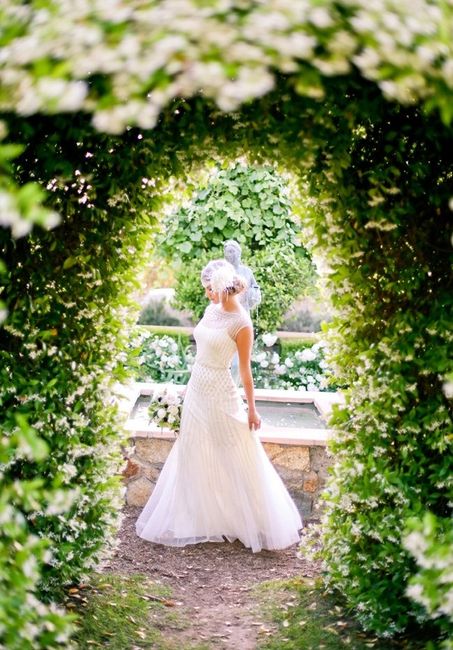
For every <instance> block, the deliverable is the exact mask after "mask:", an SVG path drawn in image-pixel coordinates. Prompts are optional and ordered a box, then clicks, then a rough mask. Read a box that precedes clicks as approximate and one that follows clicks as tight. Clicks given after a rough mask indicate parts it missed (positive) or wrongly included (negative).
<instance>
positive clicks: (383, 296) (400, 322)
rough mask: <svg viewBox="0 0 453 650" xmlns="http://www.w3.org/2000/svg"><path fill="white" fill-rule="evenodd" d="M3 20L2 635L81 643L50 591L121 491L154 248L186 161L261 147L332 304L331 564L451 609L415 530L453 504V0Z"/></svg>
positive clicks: (357, 581)
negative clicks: (139, 326) (408, 532)
mask: <svg viewBox="0 0 453 650" xmlns="http://www.w3.org/2000/svg"><path fill="white" fill-rule="evenodd" d="M0 25H1V27H0V48H1V49H0V110H1V112H2V115H1V120H2V121H1V125H2V126H1V130H2V133H1V135H2V143H1V145H0V170H1V176H0V222H1V224H2V226H4V227H3V228H2V231H1V235H0V236H1V248H0V250H1V254H0V259H1V260H2V262H1V267H0V273H1V283H2V289H1V294H0V300H1V312H0V314H1V318H2V330H1V333H0V341H1V352H0V359H1V364H0V386H1V389H0V395H1V397H0V403H1V413H2V437H1V439H0V458H1V462H2V483H1V488H0V489H1V498H0V519H1V521H2V536H1V537H0V574H1V578H0V585H1V593H0V605H1V607H0V639H1V641H2V643H3V644H4V645H6V646H7V647H9V648H21V650H22V649H23V648H34V647H36V648H39V647H46V648H48V647H56V646H58V644H60V643H64V642H65V641H64V639H65V635H66V634H67V632H68V630H69V627H68V625H69V623H68V620H67V618H66V617H65V615H64V613H63V612H62V611H61V610H60V609H59V608H58V607H57V606H56V605H55V604H54V602H53V601H54V600H55V599H56V598H57V597H58V594H59V589H60V587H61V586H62V585H64V584H67V583H69V582H71V581H75V580H78V579H80V577H81V576H82V575H84V573H85V572H87V571H88V570H89V569H90V567H91V566H93V565H94V564H96V562H97V561H98V559H99V557H100V555H101V554H102V553H103V552H104V550H103V549H105V546H106V545H107V546H108V545H109V544H110V543H111V541H110V540H111V538H112V536H113V533H114V530H115V525H116V523H115V522H116V520H117V513H118V511H119V510H120V507H121V498H120V497H121V495H120V491H119V477H118V472H119V466H120V454H119V447H120V443H121V441H122V438H121V435H120V433H119V424H118V415H117V412H116V410H115V407H114V406H111V405H109V395H110V391H111V385H112V382H113V381H118V380H121V379H122V378H123V377H124V374H125V371H124V365H125V361H126V359H125V358H124V354H125V353H124V350H125V349H126V347H127V346H126V336H127V334H126V329H127V328H126V325H127V322H128V319H129V316H128V313H129V301H128V295H129V293H130V289H131V286H132V284H133V277H134V270H135V268H136V265H137V264H138V263H139V262H140V260H141V259H142V258H143V256H144V255H145V253H146V250H147V243H148V242H149V240H150V238H151V237H152V236H153V233H154V230H155V223H156V220H157V219H158V216H159V210H160V207H161V206H162V204H163V201H164V199H165V193H166V192H168V188H169V187H170V186H171V183H172V182H173V180H172V179H175V178H179V179H182V181H185V182H187V183H190V182H192V181H193V179H196V178H197V177H198V176H197V175H198V174H199V173H200V169H202V168H203V166H204V165H206V164H208V163H209V164H212V162H213V161H220V162H223V161H235V160H237V159H238V158H240V157H241V156H243V155H246V156H247V158H248V160H250V161H251V162H252V163H256V164H272V165H275V166H276V167H277V168H279V169H282V170H287V171H288V172H289V173H291V174H292V175H293V176H294V177H295V178H297V179H298V183H299V188H300V197H301V198H300V205H299V206H298V213H299V214H302V215H303V227H304V228H306V229H307V231H308V232H309V235H310V241H311V242H312V244H313V248H314V250H315V252H317V253H318V254H320V255H322V257H323V258H324V259H325V260H326V267H327V268H326V279H325V280H326V282H327V284H328V286H329V289H330V292H331V295H332V301H333V303H334V306H335V308H336V310H337V316H336V318H335V320H334V323H333V325H332V330H331V334H330V338H331V346H333V347H334V359H333V363H334V372H335V375H336V377H337V378H338V380H339V381H340V382H341V383H345V384H348V385H349V386H350V390H349V393H348V395H347V401H346V406H345V407H344V408H343V409H341V410H338V411H337V412H336V414H335V415H334V420H333V424H334V425H335V427H336V438H335V441H334V451H335V459H336V462H335V467H334V472H333V476H332V479H331V482H330V487H329V491H328V495H327V513H326V520H325V522H324V549H325V550H324V553H325V560H326V566H327V570H328V580H329V582H330V584H331V585H332V586H334V587H336V588H337V589H339V590H341V591H342V593H343V594H344V595H345V597H346V599H347V601H348V603H349V605H350V606H351V607H352V608H353V609H354V611H355V612H356V614H357V616H358V617H359V618H360V620H361V621H362V623H363V624H364V625H365V626H366V627H368V628H369V629H373V630H375V631H376V632H378V633H379V634H393V633H395V632H397V631H399V630H402V629H404V628H405V626H407V625H408V624H409V623H411V622H413V621H414V620H418V621H419V622H421V623H423V622H424V621H426V620H427V619H429V617H430V616H431V614H433V612H434V615H435V623H436V626H437V628H438V629H440V630H444V631H445V630H447V628H448V619H449V616H451V599H450V601H449V600H448V597H447V596H445V602H441V603H440V604H439V603H438V602H436V607H435V610H433V608H431V607H430V605H429V599H430V596H429V594H428V593H427V592H426V591H424V587H423V581H420V583H419V585H420V588H419V589H418V592H417V593H418V598H416V599H415V600H413V599H410V598H409V597H408V596H406V588H407V586H408V584H409V581H410V580H413V578H414V576H416V575H417V571H418V569H417V565H416V562H415V559H414V558H413V555H412V554H411V550H410V546H411V545H410V543H409V544H407V543H406V544H405V545H404V544H403V536H404V525H405V522H406V521H408V520H409V519H410V520H411V522H412V523H411V526H412V527H414V526H415V528H417V524H414V523H413V521H414V519H413V518H414V517H415V519H416V520H419V521H421V520H422V517H423V516H424V513H425V512H430V513H431V514H432V516H433V517H434V518H435V521H436V527H435V529H436V531H437V532H436V534H437V536H438V539H439V548H445V546H446V543H447V542H446V540H447V533H448V526H449V525H450V517H451V501H452V484H451V480H452V478H451V477H452V471H451V469H452V468H451V410H450V403H449V401H448V398H447V395H446V393H445V391H444V384H445V382H446V378H447V377H448V375H449V373H451V370H452V369H451V365H450V364H451V362H450V360H449V355H448V352H449V347H450V346H451V338H452V335H451V305H452V295H453V292H452V286H451V284H452V283H451V275H450V264H451V242H450V236H451V214H452V207H453V204H452V194H453V191H452V174H453V165H452V151H453V137H452V135H453V131H452V128H451V120H452V117H453V52H452V43H453V33H452V32H453V5H452V4H451V2H444V3H434V2H428V1H422V0H416V1H414V0H410V1H409V0H402V1H400V2H398V3H394V2H391V1H390V0H376V1H375V2H371V3H370V2H369V1H367V2H365V1H360V0H355V1H354V0H342V1H339V2H336V3H332V2H325V3H318V2H311V1H309V0H305V1H303V0H301V1H300V2H293V1H292V0H291V1H289V0H271V1H269V2H266V3H255V2H251V1H250V2H249V1H247V0H246V1H245V2H244V1H241V2H239V1H234V0H214V1H213V2H212V3H209V2H206V3H203V2H197V1H195V0H182V1H179V2H176V1H172V0H164V1H162V2H145V1H140V0H137V1H135V2H134V1H132V0H130V1H126V0H123V1H121V0H117V1H116V2H113V3H112V2H106V1H105V0H94V1H92V0H90V1H88V0H80V1H79V2H74V1H72V2H69V1H66V0H59V1H58V2H56V1H55V2H52V1H51V0H41V1H40V2H39V3H38V2H30V3H26V4H24V3H20V2H15V1H14V0H11V1H9V2H4V3H3V4H2V7H1V8H0ZM449 432H450V437H449V436H448V433H449ZM417 531H418V534H419V535H420V539H421V540H422V541H423V539H425V538H424V537H423V532H420V531H423V527H422V526H421V525H420V526H419V528H417ZM427 534H428V533H427ZM429 535H431V533H429ZM409 539H413V537H412V538H409ZM421 543H422V542H421ZM429 544H430V548H431V549H432V556H433V557H434V558H435V557H436V544H435V543H434V542H433V541H432V538H431V536H430V538H429ZM415 557H418V556H417V554H415ZM439 567H440V568H439V571H438V573H437V574H436V578H435V579H436V580H439V583H440V584H444V583H442V580H444V581H445V579H446V571H447V569H446V568H445V570H444V569H443V568H442V562H441V561H439ZM443 571H444V572H443ZM420 589H421V591H420ZM411 594H412V596H414V589H413V587H412V590H411V591H410V592H409V595H411ZM18 603H21V607H20V608H19V607H18ZM46 603H47V604H46ZM448 603H450V604H448ZM19 609H20V612H19Z"/></svg>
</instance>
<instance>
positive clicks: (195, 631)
mask: <svg viewBox="0 0 453 650" xmlns="http://www.w3.org/2000/svg"><path fill="white" fill-rule="evenodd" d="M140 511H141V508H132V507H127V508H125V513H124V514H125V516H124V521H123V525H122V527H121V530H120V532H119V540H120V545H119V547H118V549H117V551H116V553H115V555H114V557H113V558H111V560H110V561H109V563H108V564H107V565H106V566H105V567H104V568H103V571H104V572H106V573H108V572H114V573H119V574H125V575H128V574H131V573H143V574H146V575H147V576H149V577H150V578H151V579H152V580H155V581H159V582H161V583H162V584H164V585H168V586H169V587H170V588H171V590H172V593H173V599H174V600H175V602H176V606H177V607H178V609H180V611H181V612H182V615H183V617H185V618H187V619H188V620H189V621H190V624H189V625H188V626H187V627H186V629H184V630H180V631H176V632H175V631H174V630H172V631H171V636H172V638H173V639H175V638H176V639H177V641H178V646H180V647H181V648H184V647H190V645H191V644H195V643H203V642H204V643H208V644H209V643H212V645H213V647H214V648H215V649H216V650H217V649H218V650H224V649H225V650H226V649H228V650H230V649H231V650H233V649H234V650H236V649H238V650H255V649H256V648H257V641H258V638H259V637H260V635H263V634H266V632H267V629H266V625H265V624H264V623H263V621H262V620H261V619H260V615H259V610H260V608H259V603H257V600H256V598H257V597H256V594H254V592H253V587H254V586H255V585H258V584H260V583H262V582H264V581H266V580H278V579H287V578H291V577H295V576H305V577H314V576H316V575H318V574H319V566H318V565H316V564H315V563H313V562H307V561H305V560H301V559H299V558H297V555H296V552H297V546H296V545H294V546H292V547H290V548H288V549H285V550H283V551H261V552H260V553H252V552H251V551H250V550H249V549H246V548H244V546H243V545H242V544H241V543H240V542H234V543H232V544H231V543H229V542H225V543H223V544H222V543H220V544H217V543H205V544H196V545H191V546H186V547H185V548H174V547H170V546H162V545H160V544H153V543H150V542H146V541H145V540H142V539H141V538H140V537H138V536H137V535H136V533H135V521H136V519H137V517H138V515H139V513H140ZM175 634H176V637H175Z"/></svg>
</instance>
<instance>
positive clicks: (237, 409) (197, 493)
mask: <svg viewBox="0 0 453 650" xmlns="http://www.w3.org/2000/svg"><path fill="white" fill-rule="evenodd" d="M201 283H202V285H203V287H204V288H205V293H206V296H207V298H209V300H210V301H211V302H210V304H209V305H208V307H207V308H206V311H205V313H204V316H203V318H202V319H201V321H200V322H199V323H198V325H197V326H196V327H195V329H194V338H195V341H196V345H197V354H196V359H195V363H194V366H193V370H192V374H191V377H190V380H189V383H188V385H187V390H186V394H185V398H184V405H183V410H182V416H181V427H180V434H179V436H178V438H177V440H176V442H175V444H174V445H173V448H172V450H171V452H170V454H169V456H168V458H167V461H166V463H165V465H164V467H163V468H162V471H161V473H160V476H159V479H158V481H157V483H156V486H155V488H154V491H153V493H152V494H151V496H150V498H149V500H148V502H147V503H146V505H145V507H144V508H143V510H142V512H141V514H140V516H139V517H138V519H137V522H136V531H137V534H138V535H139V536H140V537H142V538H143V539H146V540H148V541H151V542H155V543H158V544H167V545H171V546H185V545H186V544H196V543H199V542H222V541H224V538H226V539H227V540H229V541H234V540H235V539H239V540H240V541H241V542H242V543H243V544H244V546H246V547H248V548H251V550H252V551H253V552H257V551H260V550H261V549H269V550H270V549H280V548H286V547H287V546H290V545H291V544H294V543H295V542H297V541H298V540H299V529H300V528H301V527H302V522H301V518H300V515H299V513H298V510H297V508H296V506H295V504H294V502H293V501H292V499H291V497H290V496H289V494H288V492H287V490H286V488H285V486H284V485H283V482H282V480H281V479H280V477H279V475H278V474H277V472H276V470H275V469H274V467H273V466H272V464H271V462H270V461H269V459H268V457H267V455H266V452H265V451H264V449H263V446H262V444H261V442H260V440H259V437H258V434H257V431H258V429H259V428H260V426H261V418H260V416H259V414H258V412H257V410H256V407H255V397H254V385H253V378H252V372H251V367H250V358H251V352H252V344H253V328H252V322H251V320H250V317H249V315H248V314H247V312H246V311H245V310H244V308H243V307H242V306H241V305H240V302H239V299H238V296H239V294H240V293H241V292H242V291H243V290H244V289H245V284H244V280H243V278H242V277H241V276H239V275H237V274H236V271H235V269H234V267H233V266H232V265H231V264H229V263H228V262H227V261H226V260H224V259H219V260H213V261H211V262H209V263H208V264H207V266H205V268H204V269H203V271H202V272H201ZM236 351H237V352H238V355H239V371H240V376H241V380H242V385H243V387H244V392H245V396H246V400H247V405H248V409H247V410H246V409H245V407H244V404H243V402H242V399H241V397H240V395H239V392H238V389H237V387H236V384H235V382H234V381H233V379H232V376H231V372H230V363H231V359H232V357H233V355H234V353H235V352H236Z"/></svg>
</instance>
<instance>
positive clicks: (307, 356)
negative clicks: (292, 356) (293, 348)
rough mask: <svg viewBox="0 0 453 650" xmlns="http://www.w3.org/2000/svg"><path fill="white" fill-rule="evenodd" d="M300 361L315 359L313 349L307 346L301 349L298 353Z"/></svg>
mask: <svg viewBox="0 0 453 650" xmlns="http://www.w3.org/2000/svg"><path fill="white" fill-rule="evenodd" d="M300 358H301V361H313V360H314V359H316V354H315V353H314V352H313V350H310V349H309V348H307V349H305V350H302V352H301V354H300Z"/></svg>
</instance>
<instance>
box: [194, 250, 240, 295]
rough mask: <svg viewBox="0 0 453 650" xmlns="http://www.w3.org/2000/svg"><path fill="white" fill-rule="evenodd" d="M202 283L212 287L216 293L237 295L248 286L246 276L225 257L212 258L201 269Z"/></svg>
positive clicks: (204, 285)
mask: <svg viewBox="0 0 453 650" xmlns="http://www.w3.org/2000/svg"><path fill="white" fill-rule="evenodd" d="M201 284H202V285H203V287H205V288H206V287H211V290H212V291H214V293H219V294H221V293H226V294H228V295H229V296H235V295H236V294H238V293H242V292H243V291H244V289H246V287H247V283H246V281H245V280H244V278H243V277H242V276H241V275H239V274H238V273H236V269H235V268H234V266H233V265H232V264H230V263H229V262H227V261H226V260H225V259H223V258H220V259H217V260H211V261H210V262H208V263H207V264H206V266H205V267H204V268H203V270H202V271H201Z"/></svg>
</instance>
